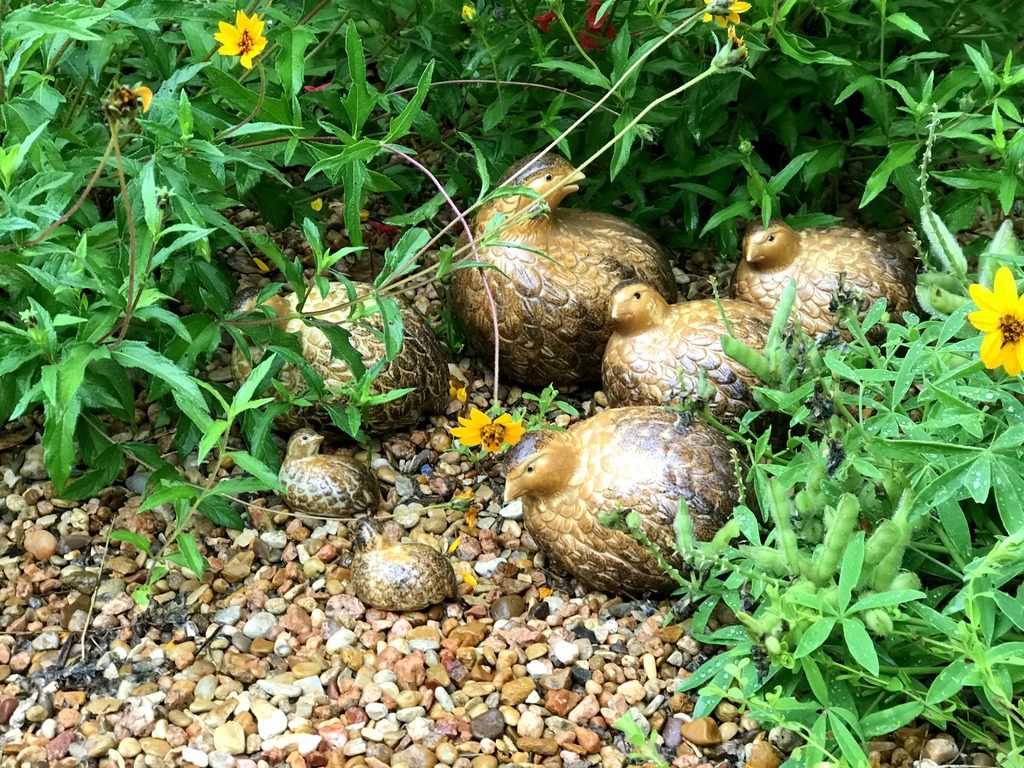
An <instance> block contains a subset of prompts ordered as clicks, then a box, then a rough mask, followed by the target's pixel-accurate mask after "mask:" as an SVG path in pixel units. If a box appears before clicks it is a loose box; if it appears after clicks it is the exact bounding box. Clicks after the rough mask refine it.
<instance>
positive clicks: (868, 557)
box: [858, 520, 900, 586]
mask: <svg viewBox="0 0 1024 768" xmlns="http://www.w3.org/2000/svg"><path fill="white" fill-rule="evenodd" d="M899 540H900V529H899V526H898V525H896V523H894V522H893V521H892V520H884V521H882V523H881V524H880V525H879V526H878V527H877V528H876V529H875V532H874V533H872V534H871V536H869V537H868V540H867V542H866V543H865V545H864V567H863V569H862V570H861V574H860V581H859V582H858V584H859V585H860V586H863V585H865V584H870V583H871V580H872V578H873V576H874V573H875V569H876V568H877V567H878V564H879V563H880V562H881V561H882V558H883V557H885V555H886V554H887V553H888V552H890V551H891V550H892V548H893V547H895V546H896V543H897V542H898V541H899Z"/></svg>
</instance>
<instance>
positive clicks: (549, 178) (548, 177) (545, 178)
mask: <svg viewBox="0 0 1024 768" xmlns="http://www.w3.org/2000/svg"><path fill="white" fill-rule="evenodd" d="M553 178H554V176H552V175H551V174H550V173H549V174H548V175H547V176H545V177H544V181H551V180H552V179H553Z"/></svg>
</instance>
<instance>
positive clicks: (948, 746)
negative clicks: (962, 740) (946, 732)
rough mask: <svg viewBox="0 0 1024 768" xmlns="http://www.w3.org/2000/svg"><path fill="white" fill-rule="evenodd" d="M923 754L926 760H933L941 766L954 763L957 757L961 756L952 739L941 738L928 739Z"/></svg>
mask: <svg viewBox="0 0 1024 768" xmlns="http://www.w3.org/2000/svg"><path fill="white" fill-rule="evenodd" d="M921 754H922V756H923V757H924V758H925V759H926V760H933V761H934V762H936V763H938V764H939V765H945V764H946V763H951V762H953V760H954V759H956V756H957V755H959V754H960V750H959V749H958V748H957V746H956V744H955V743H954V742H953V741H952V740H951V739H949V738H942V737H939V738H936V739H928V741H926V742H925V743H924V748H923V749H922V750H921Z"/></svg>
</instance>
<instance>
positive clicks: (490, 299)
mask: <svg viewBox="0 0 1024 768" xmlns="http://www.w3.org/2000/svg"><path fill="white" fill-rule="evenodd" d="M381 146H383V147H384V149H386V150H387V151H388V152H390V153H391V154H393V155H395V156H396V157H400V158H402V159H403V160H405V161H406V162H407V163H409V164H410V165H412V166H413V167H414V168H416V169H418V170H419V171H420V172H421V173H423V174H425V175H426V176H427V178H429V179H430V180H431V181H432V182H433V184H434V186H435V187H437V191H438V192H440V193H441V195H442V196H443V197H444V199H445V201H446V202H447V203H448V205H449V207H450V208H451V209H452V211H453V212H454V213H455V218H456V220H458V221H459V222H460V223H461V224H462V228H463V230H465V232H466V239H467V240H469V248H470V250H471V251H472V252H473V260H474V261H479V260H480V254H479V252H478V251H477V249H476V238H475V237H473V228H472V227H471V226H470V225H469V222H468V221H467V220H466V217H465V216H464V215H463V213H462V211H460V210H459V206H457V205H456V204H455V201H454V200H452V198H451V196H450V195H449V194H448V191H447V190H446V189H445V188H444V185H443V184H441V182H440V181H439V180H438V178H437V177H436V176H435V175H434V174H433V173H431V171H430V169H429V168H427V167H426V166H425V165H423V163H421V162H420V161H419V160H417V159H416V158H414V157H412V156H411V155H408V154H406V153H405V152H402V151H401V150H400V149H398V148H397V147H394V146H392V145H390V144H382V145H381ZM475 269H479V270H480V273H481V274H480V279H481V280H482V281H483V284H484V293H485V294H486V295H487V303H488V304H489V305H490V307H491V323H492V327H493V328H494V404H495V405H497V403H498V365H499V360H500V355H499V354H498V306H497V305H496V304H495V303H494V295H493V294H492V293H491V285H490V283H488V282H487V275H486V273H485V272H484V269H483V267H475Z"/></svg>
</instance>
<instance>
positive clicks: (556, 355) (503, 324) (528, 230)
mask: <svg viewBox="0 0 1024 768" xmlns="http://www.w3.org/2000/svg"><path fill="white" fill-rule="evenodd" d="M478 234H480V233H478ZM501 239H502V240H503V241H504V242H508V243H522V244H523V245H527V246H529V247H531V248H535V249H538V250H541V251H543V252H544V253H546V254H547V258H545V257H544V256H541V255H539V254H537V253H532V252H530V251H525V250H521V249H519V248H515V247H505V246H500V247H491V248H485V249H482V250H481V251H480V253H479V260H480V261H483V262H486V263H488V264H493V265H494V266H496V267H498V269H500V270H501V273H499V272H497V271H496V270H490V269H488V270H483V269H466V270H460V271H458V272H456V273H455V276H454V277H453V279H452V283H451V288H450V293H449V295H450V297H451V301H452V307H453V310H454V312H455V314H456V316H457V317H458V318H459V321H460V322H461V323H462V324H463V326H464V328H465V330H466V335H467V337H468V339H469V341H470V343H471V344H472V346H473V347H474V349H476V350H477V352H478V353H479V354H480V355H481V356H482V357H483V358H484V359H490V355H491V350H493V345H494V333H493V325H492V319H491V311H490V307H489V305H488V302H487V296H486V294H485V292H484V289H483V279H484V275H486V278H487V280H488V282H489V284H490V286H491V290H492V292H493V294H494V299H495V303H496V305H497V309H498V333H499V338H500V345H499V349H500V354H501V365H502V372H503V373H506V374H507V375H509V376H511V377H512V378H513V379H515V380H516V381H519V382H522V383H524V384H533V385H538V386H539V385H545V384H548V383H550V382H555V383H556V384H570V383H576V382H582V381H595V380H598V379H599V378H600V375H601V355H602V353H603V352H604V345H605V343H606V342H607V341H608V337H609V335H610V334H611V327H610V325H609V323H608V298H609V297H610V296H611V294H612V291H613V290H614V288H615V286H616V285H617V284H618V283H620V282H622V281H623V280H629V279H640V280H644V281H645V282H649V283H650V284H651V285H653V286H654V287H655V288H656V289H657V290H658V291H660V292H661V293H662V294H663V295H664V296H665V297H666V298H668V299H669V300H670V301H674V300H675V298H676V295H677V292H676V285H675V279H674V277H673V275H672V268H671V264H670V261H669V257H668V254H667V252H666V251H665V250H664V249H662V247H661V246H660V245H658V244H657V243H656V242H655V241H654V240H653V239H652V238H651V237H649V236H648V235H646V234H645V233H643V232H641V231H640V230H639V229H637V228H636V227H634V226H633V225H631V224H629V223H628V222H626V221H624V220H622V219H619V218H617V217H615V216H611V215H608V214H603V213H595V212H590V211H579V210H574V209H571V208H569V209H562V208H556V209H555V210H554V211H552V213H551V214H550V215H549V216H547V217H544V218H540V219H536V220H533V221H531V222H529V223H528V225H523V226H519V227H516V228H512V229H510V230H509V231H508V232H505V233H503V234H502V236H501ZM502 273H504V274H502Z"/></svg>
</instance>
